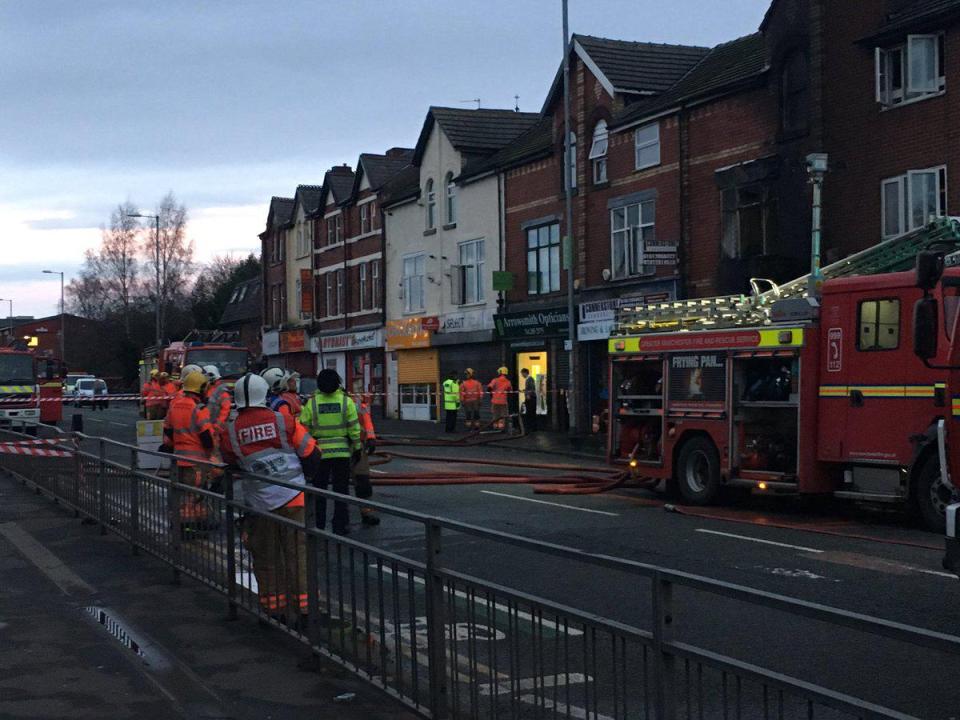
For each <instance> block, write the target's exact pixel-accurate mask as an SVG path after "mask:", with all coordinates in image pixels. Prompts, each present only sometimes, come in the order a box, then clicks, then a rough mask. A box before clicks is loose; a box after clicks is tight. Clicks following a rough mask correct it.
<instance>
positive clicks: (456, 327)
mask: <svg viewBox="0 0 960 720" xmlns="http://www.w3.org/2000/svg"><path fill="white" fill-rule="evenodd" d="M492 328H493V311H492V310H470V311H467V312H460V313H449V314H447V315H443V316H441V318H440V332H442V333H458V332H475V331H477V330H490V329H492Z"/></svg>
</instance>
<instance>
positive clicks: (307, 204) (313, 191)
mask: <svg viewBox="0 0 960 720" xmlns="http://www.w3.org/2000/svg"><path fill="white" fill-rule="evenodd" d="M322 192H323V186H322V185H297V191H296V192H295V193H294V194H293V202H294V207H293V208H291V212H290V214H291V219H294V218H296V205H297V203H300V206H301V207H302V208H303V212H304V213H305V214H306V215H307V217H309V216H310V215H312V214H313V213H315V212H316V211H317V209H318V208H319V207H320V195H321V193H322Z"/></svg>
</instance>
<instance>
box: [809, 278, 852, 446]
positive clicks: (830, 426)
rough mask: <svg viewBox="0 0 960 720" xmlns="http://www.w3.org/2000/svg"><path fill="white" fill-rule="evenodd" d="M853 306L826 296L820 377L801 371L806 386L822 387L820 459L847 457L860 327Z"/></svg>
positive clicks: (819, 439) (819, 425)
mask: <svg viewBox="0 0 960 720" xmlns="http://www.w3.org/2000/svg"><path fill="white" fill-rule="evenodd" d="M849 307H850V304H849V302H848V301H847V300H846V298H845V297H844V298H843V302H840V301H838V300H837V296H830V295H826V296H824V298H823V309H822V311H821V315H820V317H821V319H822V323H821V326H820V377H819V378H818V377H813V376H808V375H807V374H805V371H804V370H803V369H801V377H800V384H801V385H802V386H806V384H807V383H817V384H818V387H817V396H818V397H817V407H818V410H817V453H818V458H819V459H820V460H827V461H839V460H842V459H843V458H844V437H845V432H844V428H845V427H846V425H847V414H848V411H849V409H850V396H849V391H848V388H847V385H848V383H849V378H850V364H851V362H852V359H851V357H850V355H851V354H852V353H853V352H854V350H855V348H856V337H855V336H856V327H855V323H854V317H853V313H852V312H851V311H850V310H849ZM804 424H805V425H806V424H807V423H806V421H804ZM801 442H802V440H801Z"/></svg>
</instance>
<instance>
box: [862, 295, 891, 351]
mask: <svg viewBox="0 0 960 720" xmlns="http://www.w3.org/2000/svg"><path fill="white" fill-rule="evenodd" d="M858 326H859V328H860V333H859V336H858V338H857V349H858V350H893V349H895V348H897V347H898V346H899V345H900V301H899V300H864V301H863V302H862V303H860V311H859V319H858Z"/></svg>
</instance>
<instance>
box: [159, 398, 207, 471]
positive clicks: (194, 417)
mask: <svg viewBox="0 0 960 720" xmlns="http://www.w3.org/2000/svg"><path fill="white" fill-rule="evenodd" d="M163 429H164V432H165V433H166V432H169V433H170V434H171V435H172V436H173V452H174V454H176V455H185V456H186V457H192V458H197V459H199V460H209V459H210V453H209V452H208V451H207V450H206V448H204V447H203V442H202V441H201V440H200V434H201V433H203V432H209V433H210V434H211V439H212V436H213V427H212V426H211V425H210V411H209V410H207V406H206V405H204V404H203V403H201V402H200V401H199V399H196V398H194V397H192V396H190V395H181V396H180V397H178V398H176V399H174V400H173V401H172V402H171V403H170V410H169V411H168V412H167V417H166V419H165V420H164V421H163ZM177 465H179V466H180V467H184V466H189V465H191V463H190V461H189V460H184V459H178V460H177Z"/></svg>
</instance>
